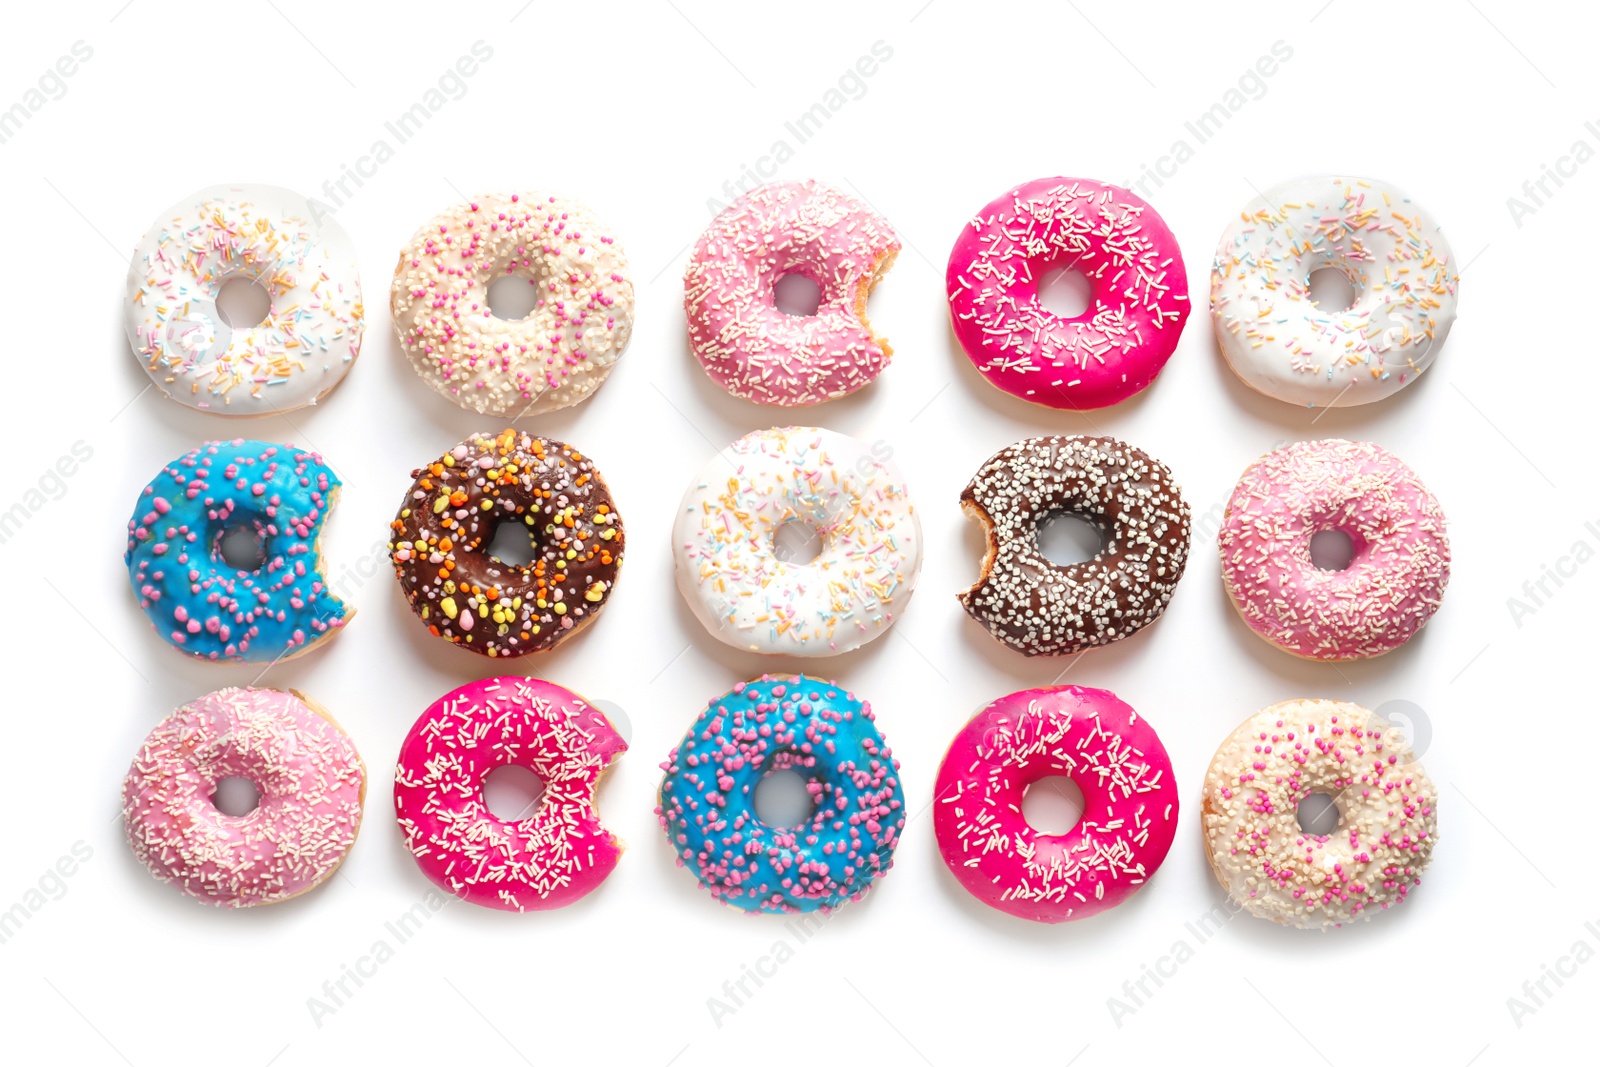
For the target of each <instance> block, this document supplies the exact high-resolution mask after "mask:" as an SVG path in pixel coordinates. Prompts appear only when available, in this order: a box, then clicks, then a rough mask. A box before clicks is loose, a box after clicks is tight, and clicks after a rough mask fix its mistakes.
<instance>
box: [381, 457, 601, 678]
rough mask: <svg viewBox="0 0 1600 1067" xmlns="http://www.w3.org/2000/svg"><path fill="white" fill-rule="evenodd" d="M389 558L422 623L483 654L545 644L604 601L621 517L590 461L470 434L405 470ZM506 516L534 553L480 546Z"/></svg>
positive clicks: (573, 629)
mask: <svg viewBox="0 0 1600 1067" xmlns="http://www.w3.org/2000/svg"><path fill="white" fill-rule="evenodd" d="M412 476H413V477H414V478H415V479H416V481H415V482H414V483H413V484H412V486H411V488H410V489H409V490H408V491H407V492H406V497H405V500H404V501H403V502H402V503H401V505H400V512H399V514H397V515H396V516H395V519H394V521H393V522H392V523H390V524H389V526H390V530H391V535H392V536H393V538H394V540H392V541H390V542H389V555H390V559H391V561H392V562H393V564H394V573H395V576H396V577H397V578H399V579H400V588H401V589H402V590H403V591H404V593H405V595H406V599H407V600H408V601H409V602H410V604H411V610H412V611H414V612H416V614H417V617H418V618H419V619H421V620H422V622H423V624H424V625H426V626H427V627H428V632H429V633H432V634H434V635H435V636H437V637H442V638H444V639H445V640H446V641H450V642H453V643H454V644H456V645H458V646H460V647H461V648H465V649H468V650H469V651H472V652H477V653H479V654H480V655H484V656H489V657H491V658H504V657H507V656H522V655H526V654H527V653H529V652H543V651H546V650H548V649H551V648H554V647H555V646H556V645H558V644H559V643H561V642H562V641H564V640H566V639H567V638H568V637H570V636H572V635H573V634H575V633H577V632H578V631H579V630H580V629H582V628H583V627H584V626H586V625H587V624H588V623H590V622H592V621H593V620H594V618H595V616H597V615H598V614H599V613H600V609H601V608H603V607H605V605H606V600H607V598H608V597H609V596H610V594H611V590H612V589H613V587H615V585H616V583H617V574H618V572H619V571H620V570H621V569H622V548H623V541H624V537H623V532H622V516H621V515H619V514H617V508H616V504H615V502H614V501H613V500H612V499H611V491H610V490H609V489H607V488H606V483H605V479H603V478H601V477H600V472H599V471H597V470H596V469H595V465H594V462H593V461H592V460H590V459H589V458H588V457H587V456H585V455H583V454H582V453H580V452H579V451H578V450H577V449H575V448H573V447H572V446H571V445H566V444H563V443H561V442H560V441H552V440H549V439H547V438H543V437H535V436H534V435H532V434H528V433H519V432H518V431H516V430H510V429H508V430H503V431H501V432H500V433H499V434H498V435H495V436H491V435H488V434H474V435H473V436H471V437H469V438H467V439H466V440H465V441H463V442H461V443H460V444H459V445H456V446H455V447H454V448H452V449H451V450H450V451H448V452H446V453H445V454H444V455H442V456H440V457H439V458H438V459H436V460H434V461H433V462H432V463H430V464H428V465H427V466H426V467H422V468H420V469H418V470H416V471H413V472H412ZM503 522H515V523H518V524H520V525H522V526H525V527H526V528H527V532H528V536H529V538H530V540H531V542H532V545H533V549H534V558H533V560H532V561H531V562H529V563H527V564H515V563H507V562H504V561H502V560H500V559H497V558H495V557H494V556H493V555H491V554H490V552H489V546H490V543H491V542H492V541H493V540H494V536H495V531H496V530H497V529H498V528H499V526H500V524H501V523H503Z"/></svg>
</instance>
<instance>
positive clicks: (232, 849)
mask: <svg viewBox="0 0 1600 1067" xmlns="http://www.w3.org/2000/svg"><path fill="white" fill-rule="evenodd" d="M224 778H247V779H249V780H250V782H251V784H252V785H254V786H255V788H256V791H257V792H258V793H259V794H260V802H259V804H258V805H257V806H256V808H255V810H254V811H251V812H250V813H249V814H247V815H227V814H224V813H223V812H222V811H220V810H218V809H217V806H216V803H215V800H214V797H215V794H216V791H217V785H218V783H219V782H221V781H222V780H223V779H224ZM366 795H367V769H366V765H365V764H363V763H362V762H361V756H360V755H359V754H358V753H357V752H356V746H355V744H354V743H353V742H352V741H351V740H350V738H349V736H348V735H347V734H346V733H345V732H344V731H343V730H341V729H340V728H339V724H338V723H336V722H334V721H333V718H332V717H331V716H330V715H329V714H328V713H327V712H326V711H324V710H323V709H322V708H321V707H318V706H317V705H316V704H315V703H313V702H312V701H311V699H310V698H308V697H307V696H305V695H304V694H303V693H298V692H295V691H294V690H290V691H288V692H282V691H279V690H277V689H254V688H245V689H233V688H230V689H219V690H217V691H216V692H215V693H207V694H206V695H205V696H203V697H200V698H198V699H197V700H193V701H190V702H189V703H188V704H185V705H184V706H183V707H181V708H179V709H178V710H177V711H175V712H173V713H172V714H171V715H169V716H168V717H167V718H165V719H163V720H162V721H161V722H160V723H159V724H158V725H157V726H156V728H155V729H154V730H151V731H150V735H149V736H148V737H146V738H145V739H144V743H143V744H142V745H140V746H139V751H138V753H137V754H136V755H135V756H134V757H133V766H132V767H130V768H129V769H128V776H127V778H126V779H125V780H124V781H123V783H122V820H123V825H124V827H125V828H126V830H127V834H128V844H129V845H131V846H133V853H134V855H135V856H138V857H139V862H141V863H143V864H144V865H145V866H146V867H148V868H149V869H150V873H151V874H153V875H155V876H156V878H158V879H160V880H161V881H163V882H166V883H168V884H169V885H173V886H176V887H177V888H178V889H180V890H182V891H183V892H184V893H186V894H188V895H189V896H191V897H193V898H195V899H196V900H199V901H203V902H204V903H207V904H215V905H217V906H218V907H223V908H247V907H250V906H252V905H255V904H276V903H278V902H279V901H283V900H288V899H289V898H290V897H297V896H299V895H300V894H301V893H304V892H306V891H307V890H309V889H315V888H316V887H317V886H319V885H321V884H322V883H323V882H325V881H327V880H328V879H329V878H330V877H332V876H333V872H334V871H336V870H338V869H339V864H341V863H343V862H344V858H345V856H346V855H348V854H349V852H350V847H351V846H352V845H354V844H355V841H356V834H357V833H358V832H359V831H360V829H361V806H362V804H363V803H364V802H365V800H366Z"/></svg>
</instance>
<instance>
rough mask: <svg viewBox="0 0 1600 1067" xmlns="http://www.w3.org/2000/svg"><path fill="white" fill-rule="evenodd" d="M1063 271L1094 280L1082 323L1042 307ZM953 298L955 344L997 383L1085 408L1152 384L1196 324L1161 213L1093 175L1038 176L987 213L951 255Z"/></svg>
mask: <svg viewBox="0 0 1600 1067" xmlns="http://www.w3.org/2000/svg"><path fill="white" fill-rule="evenodd" d="M1061 268H1069V269H1071V270H1074V271H1076V272H1077V273H1079V274H1081V275H1083V276H1084V277H1085V278H1086V279H1088V282H1089V286H1090V301H1089V307H1088V309H1087V310H1085V311H1084V313H1083V314H1081V315H1078V316H1077V317H1075V318H1062V317H1061V316H1059V315H1056V314H1055V313H1054V312H1052V311H1050V310H1049V309H1047V308H1046V307H1045V306H1044V305H1043V304H1042V303H1040V301H1039V283H1040V281H1041V280H1043V278H1044V277H1045V275H1047V274H1049V273H1051V272H1053V271H1055V270H1058V269H1061ZM945 291H946V293H947V295H948V296H949V298H950V324H951V326H952V327H953V328H954V330H955V335H956V340H958V341H959V342H960V343H961V347H962V349H963V350H965V351H966V353H967V358H968V359H970V360H972V363H973V365H974V366H975V367H977V368H978V370H979V372H980V373H982V375H983V376H984V378H985V380H987V381H988V382H989V384H990V385H993V386H994V387H995V388H997V389H1001V390H1003V391H1005V392H1007V393H1010V394H1011V395H1012V396H1016V397H1021V398H1022V399H1023V400H1028V401H1032V402H1033V403H1035V404H1044V405H1047V406H1049V407H1053V408H1070V409H1073V410H1080V411H1081V410H1085V409H1089V408H1103V407H1106V406H1107V405H1110V404H1116V403H1118V402H1120V401H1123V400H1126V399H1128V398H1129V397H1130V396H1133V395H1134V394H1135V393H1137V392H1139V391H1140V390H1141V389H1143V388H1145V387H1146V386H1148V385H1149V384H1150V383H1151V382H1153V381H1154V380H1155V377H1156V375H1157V374H1159V373H1161V368H1162V367H1164V366H1165V365H1166V362H1167V360H1168V358H1170V357H1171V355H1172V353H1173V350H1174V349H1176V348H1177V346H1178V336H1179V335H1180V334H1181V333H1182V332H1183V324H1184V322H1185V321H1186V320H1187V319H1188V317H1189V280H1188V276H1187V275H1186V274H1185V273H1184V269H1183V255H1182V253H1181V252H1179V250H1178V240H1177V238H1175V237H1173V235H1172V231H1171V230H1169V229H1167V224H1166V223H1165V222H1163V221H1161V216H1160V215H1158V214H1156V211H1155V209H1154V208H1152V207H1151V206H1150V205H1149V204H1147V203H1145V202H1144V201H1143V200H1142V199H1140V198H1139V197H1138V196H1135V195H1134V194H1133V193H1131V192H1129V191H1128V190H1126V189H1123V188H1121V187H1119V186H1115V185H1108V184H1106V183H1105V182H1100V181H1094V180H1092V179H1084V178H1039V179H1036V180H1034V181H1031V182H1027V183H1025V184H1023V185H1020V186H1018V187H1017V188H1015V189H1012V190H1011V191H1009V192H1007V193H1006V194H1005V195H1003V196H1001V197H999V198H998V199H996V200H994V201H993V202H992V203H990V204H988V205H987V206H985V207H984V208H983V210H981V211H979V212H978V213H977V214H976V215H975V216H973V217H972V219H971V220H969V221H968V223H967V225H966V227H965V228H964V229H963V230H962V231H961V236H960V237H958V238H957V239H956V243H955V247H954V248H952V249H951V250H950V263H949V266H948V267H947V268H946V271H945Z"/></svg>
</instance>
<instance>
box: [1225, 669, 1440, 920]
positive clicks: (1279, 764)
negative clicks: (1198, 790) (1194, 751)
mask: <svg viewBox="0 0 1600 1067" xmlns="http://www.w3.org/2000/svg"><path fill="white" fill-rule="evenodd" d="M1313 793H1322V794H1325V795H1328V796H1331V797H1333V798H1334V803H1335V804H1336V806H1337V807H1338V810H1339V824H1338V827H1337V828H1336V829H1335V830H1334V832H1333V833H1331V834H1328V835H1327V836H1326V837H1323V836H1321V835H1318V834H1312V833H1308V832H1306V831H1305V830H1302V829H1300V823H1299V819H1298V809H1299V805H1300V802H1301V801H1303V800H1305V799H1306V798H1307V797H1309V796H1311V795H1312V794H1313ZM1438 807H1439V790H1438V789H1437V788H1435V786H1434V784H1433V782H1432V780H1431V779H1429V777H1428V774H1427V772H1426V771H1424V770H1423V769H1422V764H1421V763H1419V762H1417V759H1416V757H1415V756H1414V755H1413V754H1412V752H1411V746H1410V745H1409V744H1408V743H1407V742H1406V738H1405V733H1404V732H1403V731H1402V730H1400V729H1399V728H1398V727H1396V726H1394V725H1393V724H1391V723H1389V722H1388V721H1387V720H1385V719H1384V718H1382V717H1381V716H1378V715H1374V714H1373V713H1372V712H1370V711H1368V710H1367V709H1366V708H1363V707H1361V706H1360V705H1359V704H1347V703H1345V702H1343V701H1339V700H1285V701H1283V702H1282V703H1279V704H1274V705H1272V706H1271V707H1269V708H1266V709H1265V710H1263V711H1260V712H1258V713H1256V714H1255V715H1253V716H1251V717H1250V718H1248V719H1246V720H1245V721H1244V722H1243V723H1241V724H1240V726H1239V728H1238V729H1237V730H1235V731H1233V733H1231V734H1229V735H1228V738H1227V740H1225V741H1223V742H1222V745H1221V747H1220V748H1218V749H1217V754H1216V756H1215V757H1214V758H1213V759H1212V760H1211V767H1210V768H1209V769H1208V770H1207V771H1206V786H1205V801H1204V804H1203V806H1202V809H1201V818H1202V821H1203V824H1204V825H1203V830H1204V833H1205V846H1206V858H1207V860H1209V861H1210V863H1211V870H1212V873H1214V874H1215V875H1216V876H1217V881H1219V882H1221V883H1222V888H1224V889H1226V890H1227V891H1228V896H1229V897H1231V898H1232V899H1233V901H1234V902H1235V903H1236V904H1238V905H1239V906H1240V907H1242V908H1243V909H1244V910H1246V911H1248V912H1249V913H1250V914H1252V915H1255V916H1257V917H1258V918H1262V919H1271V920H1272V921H1273V922H1276V923H1282V924H1284V925H1285V926H1296V927H1299V928H1301V929H1306V930H1316V929H1322V930H1326V929H1327V928H1328V927H1330V926H1339V925H1341V924H1343V923H1347V922H1352V921H1354V920H1356V919H1370V918H1372V915H1373V912H1374V911H1377V910H1380V909H1383V908H1389V907H1393V906H1394V905H1396V904H1399V903H1400V902H1401V901H1403V900H1405V899H1406V896H1407V894H1409V893H1410V892H1411V887H1412V886H1414V885H1416V884H1417V882H1418V879H1419V877H1420V875H1421V874H1422V872H1423V869H1424V868H1426V867H1427V866H1428V860H1429V858H1430V857H1431V856H1432V855H1433V845H1434V842H1435V841H1436V840H1437V839H1438V836H1439V816H1438Z"/></svg>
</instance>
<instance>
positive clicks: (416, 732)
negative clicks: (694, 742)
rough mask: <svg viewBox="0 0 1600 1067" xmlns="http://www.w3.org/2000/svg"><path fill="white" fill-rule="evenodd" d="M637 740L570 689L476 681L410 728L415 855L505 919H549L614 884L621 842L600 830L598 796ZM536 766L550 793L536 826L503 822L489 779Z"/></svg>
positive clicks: (407, 812) (397, 781)
mask: <svg viewBox="0 0 1600 1067" xmlns="http://www.w3.org/2000/svg"><path fill="white" fill-rule="evenodd" d="M627 749H628V743H627V742H626V741H624V740H623V739H622V736H621V735H620V734H618V733H617V731H616V730H615V729H614V728H613V727H612V725H611V722H610V720H608V719H607V718H606V717H605V714H604V713H603V712H602V711H600V709H598V708H596V707H594V706H593V705H592V704H590V703H588V702H587V701H585V700H584V699H583V698H582V697H580V696H578V695H577V694H576V693H573V692H570V691H569V690H566V689H563V688H561V687H560V686H559V685H553V684H551V683H550V682H544V681H540V680H539V679H537V678H520V677H514V676H507V677H500V678H485V679H483V680H482V681H477V682H469V683H468V684H466V685H464V686H462V687H461V688H459V689H455V690H452V691H451V692H449V693H446V694H445V695H444V696H442V697H440V698H439V699H438V700H436V701H434V703H433V706H432V707H430V708H429V709H428V710H427V711H425V712H423V713H422V717H421V718H420V719H418V720H417V721H416V724H415V725H413V726H412V727H411V732H410V733H409V734H407V735H406V739H405V742H404V744H402V745H401V746H400V763H399V766H398V767H396V768H395V777H394V810H395V818H396V819H397V820H399V823H400V829H401V831H402V832H404V834H405V839H406V846H407V847H408V848H410V849H411V854H412V856H414V857H415V858H416V861H417V866H419V867H421V868H422V873H423V874H425V875H427V876H428V878H429V880H430V881H432V882H433V883H434V884H435V885H437V886H439V887H440V888H441V889H443V890H445V891H446V892H447V893H450V894H451V895H452V896H456V897H460V898H461V899H462V900H465V901H468V902H469V903H472V904H481V905H482V906H484V907H486V908H499V909H500V910H502V911H543V910H546V909H549V908H559V907H562V906H564V905H567V904H571V903H572V902H573V901H575V900H577V899H578V898H579V897H582V896H583V895H585V894H586V893H588V892H590V891H591V890H593V889H595V888H596V887H597V886H599V884H600V883H601V882H603V881H605V879H606V876H607V875H609V874H610V873H611V871H612V870H613V869H614V868H615V867H616V865H617V860H618V859H619V858H621V856H622V843H621V842H620V841H618V840H617V838H616V835H614V834H612V833H611V832H610V831H608V830H607V829H606V828H605V827H604V826H602V825H601V824H600V814H599V812H598V811H596V810H595V798H594V794H595V787H596V786H597V785H598V784H599V781H600V775H601V773H602V772H604V771H605V769H606V767H607V766H608V765H609V764H610V763H611V760H612V759H613V758H614V757H616V756H617V755H618V754H620V753H622V752H626V751H627ZM510 765H516V766H519V767H526V768H527V769H528V770H530V771H532V772H533V773H535V774H537V775H538V776H539V777H540V778H541V779H543V781H544V795H543V796H542V797H541V798H540V800H539V803H538V806H537V808H535V810H534V811H533V812H532V813H531V814H530V815H528V816H527V817H526V818H522V819H517V820H515V821H507V820H505V819H500V818H497V817H496V816H495V815H494V814H493V813H492V812H490V811H489V809H488V807H487V806H486V805H485V804H484V800H483V782H484V779H485V778H487V777H488V775H489V772H490V771H492V770H494V769H495V768H497V767H505V766H510Z"/></svg>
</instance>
